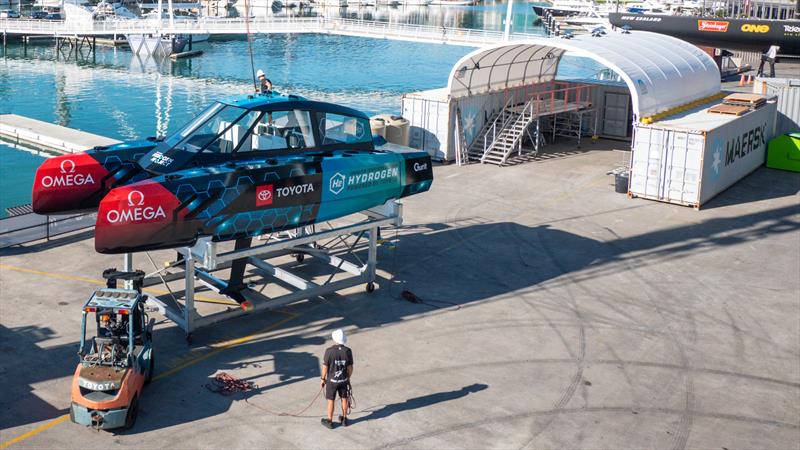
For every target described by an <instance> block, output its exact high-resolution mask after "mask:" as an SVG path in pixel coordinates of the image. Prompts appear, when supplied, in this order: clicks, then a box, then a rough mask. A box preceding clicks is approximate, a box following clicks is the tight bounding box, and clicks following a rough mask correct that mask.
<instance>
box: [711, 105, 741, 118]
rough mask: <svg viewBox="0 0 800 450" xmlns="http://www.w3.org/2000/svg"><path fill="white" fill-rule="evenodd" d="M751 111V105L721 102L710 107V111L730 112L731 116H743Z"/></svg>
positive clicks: (718, 112) (717, 112)
mask: <svg viewBox="0 0 800 450" xmlns="http://www.w3.org/2000/svg"><path fill="white" fill-rule="evenodd" d="M748 111H750V107H749V106H742V105H726V104H720V105H715V106H712V107H711V108H708V112H710V113H716V114H728V115H731V116H741V115H744V114H745V113H747V112H748Z"/></svg>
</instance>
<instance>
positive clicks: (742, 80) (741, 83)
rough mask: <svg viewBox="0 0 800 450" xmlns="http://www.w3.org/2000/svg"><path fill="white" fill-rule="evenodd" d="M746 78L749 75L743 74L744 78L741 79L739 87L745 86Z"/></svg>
mask: <svg viewBox="0 0 800 450" xmlns="http://www.w3.org/2000/svg"><path fill="white" fill-rule="evenodd" d="M746 77H747V75H745V74H742V78H739V86H744V83H745V78H746Z"/></svg>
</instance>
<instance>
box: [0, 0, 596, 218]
mask: <svg viewBox="0 0 800 450" xmlns="http://www.w3.org/2000/svg"><path fill="white" fill-rule="evenodd" d="M504 6H505V5H503V4H500V3H496V4H486V5H480V6H474V7H465V8H447V9H444V10H443V9H442V8H438V9H437V10H438V12H437V10H434V9H433V8H427V9H418V10H415V11H417V12H406V13H404V15H400V16H391V17H389V16H386V17H384V16H380V17H372V19H376V18H377V19H380V20H384V19H385V20H403V21H408V22H413V23H425V24H437V25H441V24H442V23H445V24H447V25H448V26H461V27H476V28H487V29H499V28H500V27H502V19H501V18H502V14H504V12H505V9H504ZM528 10H530V7H529V5H527V4H520V5H517V6H516V8H515V12H516V13H515V16H514V24H515V25H514V26H515V29H516V30H517V31H520V30H524V31H526V32H536V31H537V30H539V28H538V27H536V26H534V25H533V20H534V18H535V15H533V14H532V13H529V12H528ZM353 11H356V12H353V13H351V14H356V13H357V11H358V10H353ZM378 12H379V10H377V9H376V10H375V14H378ZM348 17H350V16H348ZM364 18H365V19H367V18H368V17H364ZM201 45H202V46H201V47H199V48H200V49H202V50H203V51H204V54H203V55H202V56H201V57H198V58H192V59H186V60H180V61H177V62H172V61H170V60H155V59H152V58H149V59H148V58H140V57H138V56H135V55H132V54H131V52H130V51H128V50H126V49H114V48H108V47H99V48H98V50H97V52H96V54H94V55H91V54H87V55H85V56H81V57H78V58H75V56H74V55H73V56H72V57H71V58H69V59H65V58H64V57H63V55H58V54H57V53H56V51H55V49H54V47H53V45H52V44H51V43H50V42H48V41H41V42H39V43H38V44H37V43H35V44H31V45H29V46H28V47H27V49H23V47H22V46H21V45H19V44H12V45H9V47H8V48H7V50H6V52H5V54H4V56H3V57H2V58H0V114H3V113H13V114H19V115H23V116H27V117H31V118H35V119H39V120H43V121H47V122H52V123H57V124H60V125H63V126H67V127H72V128H76V129H81V130H85V131H88V132H91V133H96V134H99V135H103V136H108V137H112V138H116V139H120V140H129V139H140V138H144V137H147V136H155V135H165V134H169V133H170V132H172V131H174V130H175V129H177V128H178V127H180V126H181V125H182V124H184V123H185V122H187V121H188V120H189V119H190V118H192V117H193V116H194V115H195V114H197V113H198V112H199V111H200V110H201V109H202V108H204V107H205V106H206V105H207V104H208V103H210V102H211V101H213V100H214V99H216V98H220V97H226V96H231V95H236V94H242V93H247V92H251V91H252V74H251V70H250V60H249V56H248V50H247V42H246V41H245V40H242V39H239V40H213V41H210V42H207V43H204V44H201ZM472 50H473V49H472V48H469V47H459V46H450V45H438V44H421V43H413V42H403V41H393V40H384V39H369V38H355V37H346V36H331V35H317V34H300V35H271V36H257V37H255V39H254V42H253V53H254V62H255V67H256V68H261V69H263V70H264V71H265V72H266V73H267V76H268V77H269V78H270V79H271V80H272V82H273V83H274V85H275V88H276V89H277V90H278V91H280V92H284V93H293V94H299V95H302V96H305V97H308V98H312V99H316V100H323V101H330V102H335V103H340V104H344V105H347V106H351V107H354V108H357V109H360V110H362V111H364V112H366V113H367V114H375V113H384V112H386V113H399V110H400V100H401V96H402V94H403V93H405V92H413V91H419V90H424V89H433V88H439V87H443V86H445V85H446V84H447V78H448V75H449V73H450V70H451V69H452V67H453V65H454V64H455V63H456V62H457V61H458V60H459V59H460V58H461V57H462V56H464V55H465V54H467V53H469V52H470V51H472ZM597 70H598V67H597V66H596V65H595V64H593V63H589V62H587V61H585V60H580V59H577V58H573V59H571V60H570V61H569V63H563V64H562V72H564V75H567V76H569V75H577V76H581V75H588V74H591V73H593V72H596V71H597ZM0 144H2V143H0ZM0 160H1V161H2V163H1V164H0V180H1V181H0V182H2V183H3V184H2V187H3V189H2V191H0V192H2V193H3V194H2V196H0V214H3V215H4V214H5V208H7V207H9V206H15V205H17V204H21V203H27V202H29V201H30V185H31V183H32V178H33V173H34V171H35V168H36V166H37V165H38V164H39V162H40V161H41V156H35V155H33V154H31V153H26V152H23V151H20V150H14V149H9V148H7V147H6V146H3V147H0Z"/></svg>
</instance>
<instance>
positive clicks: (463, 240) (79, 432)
mask: <svg viewBox="0 0 800 450" xmlns="http://www.w3.org/2000/svg"><path fill="white" fill-rule="evenodd" d="M624 145H625V144H622V143H610V142H606V141H600V142H592V143H587V144H586V145H584V148H583V149H581V150H574V149H571V150H570V149H568V148H562V149H561V150H562V151H561V152H558V153H553V148H552V147H551V148H548V152H545V153H544V154H543V155H541V157H539V158H537V159H536V160H535V161H533V162H529V163H526V164H521V165H517V166H513V167H507V168H502V169H500V168H497V167H494V166H483V165H471V166H466V167H456V166H442V167H436V168H435V169H434V176H435V181H434V184H433V187H432V189H431V191H430V192H428V193H425V194H421V195H417V196H412V197H409V198H407V199H405V200H404V211H405V224H404V226H403V227H402V228H400V229H398V230H397V231H395V230H390V229H387V230H385V232H384V238H386V239H388V240H389V241H391V243H392V244H394V245H383V246H381V247H379V272H378V274H379V277H380V278H379V288H378V290H377V291H375V292H374V293H372V294H367V293H365V292H364V289H363V288H361V287H359V288H353V289H350V290H347V291H343V292H341V293H340V295H335V296H328V297H325V298H317V299H314V300H310V301H306V302H304V303H300V304H297V305H294V306H291V307H287V308H285V309H283V310H281V311H279V312H275V313H261V314H253V315H249V316H245V317H242V318H239V319H234V320H231V321H228V322H225V323H222V324H218V325H217V326H214V327H211V328H208V329H205V330H204V331H198V332H196V333H195V335H194V343H193V345H192V346H191V347H187V344H186V343H185V341H184V338H183V333H182V331H181V330H179V329H178V328H177V327H176V326H174V325H173V324H171V323H169V322H166V321H164V320H163V318H162V317H161V316H159V315H158V314H155V313H154V314H153V316H154V317H156V319H157V320H158V321H159V322H158V324H157V326H156V331H155V348H156V361H157V362H156V379H155V381H154V382H153V383H152V384H151V385H149V386H148V387H147V388H146V389H145V391H144V395H143V398H142V400H141V403H140V405H141V411H140V415H139V419H138V422H137V424H136V426H135V428H134V429H133V430H131V431H127V432H119V433H109V432H100V433H97V432H94V431H91V430H89V429H86V428H83V427H81V426H78V425H75V424H73V423H71V422H69V419H68V416H67V415H66V414H67V412H68V407H69V393H70V381H71V376H72V373H73V371H74V370H75V365H76V363H77V356H76V355H75V352H76V350H77V347H78V339H79V336H80V335H79V332H80V316H81V313H80V308H81V306H82V305H83V302H85V301H86V299H87V298H88V296H89V295H90V293H91V292H92V291H93V289H95V288H97V287H98V286H100V285H101V278H100V273H101V272H102V270H103V269H105V268H108V267H120V266H121V256H110V255H99V254H97V253H95V251H94V247H93V241H92V237H91V233H84V234H77V235H74V236H72V237H71V238H68V239H62V240H60V241H59V242H50V243H41V244H34V245H27V246H24V247H18V248H12V249H6V250H4V251H3V252H2V253H0V255H2V260H1V261H0V292H1V295H0V357H2V360H3V363H2V364H0V374H1V375H2V380H3V390H2V392H3V393H2V395H0V447H5V446H9V448H64V449H72V448H82V449H93V448H98V449H101V448H102V449H117V448H131V447H136V448H253V447H259V448H263V447H271V448H331V447H335V448H384V447H403V448H511V447H513V448H556V447H560V448H594V449H599V448H604V449H607V448H615V449H616V448H620V449H623V448H624V449H641V448H648V449H684V448H709V449H722V448H725V449H738V448H742V449H744V448H774V449H789V448H797V443H798V442H800V344H798V342H800V321H799V320H798V317H800V277H798V273H800V208H798V203H800V196H798V191H800V174H794V173H789V172H782V171H777V170H771V169H766V168H761V169H759V170H757V171H756V172H755V173H753V174H752V175H750V176H748V177H747V178H745V179H744V180H742V181H741V182H739V183H738V184H736V185H735V186H734V187H733V188H731V189H729V190H727V191H725V192H724V193H722V194H721V195H720V196H718V197H717V198H716V199H714V200H713V201H711V202H709V204H708V205H707V207H706V208H704V209H703V210H701V211H695V210H692V209H690V208H683V207H678V206H674V205H668V204H663V203H657V202H652V201H647V200H641V199H628V198H627V197H626V196H625V195H622V194H616V193H615V192H614V186H613V184H614V180H613V177H610V176H608V175H606V174H605V173H606V172H607V171H609V170H611V169H613V168H615V167H616V166H617V165H619V164H620V163H621V162H622V161H623V160H624V159H625V158H626V157H627V156H628V153H626V152H619V151H614V150H613V148H622V147H623V146H624ZM151 256H152V257H153V260H154V262H155V264H156V265H158V264H159V263H160V262H161V261H164V260H166V259H169V258H172V257H174V254H173V253H172V252H167V251H161V252H152V254H151ZM283 264H285V265H287V266H292V267H295V266H298V267H299V268H300V270H303V271H304V272H307V274H308V277H310V278H312V279H319V277H324V275H321V274H320V273H319V272H318V271H317V268H315V266H311V265H309V266H302V264H303V263H297V262H296V261H295V260H294V259H292V258H289V257H287V258H286V259H285V261H283ZM135 266H136V267H138V268H141V269H143V270H145V271H147V272H152V271H153V270H155V269H154V266H153V264H151V262H150V261H149V260H148V259H147V257H146V256H144V255H137V256H136V259H135ZM250 276H251V277H254V278H257V277H259V275H258V274H257V273H252V274H250ZM170 288H171V289H173V290H179V289H180V285H179V284H177V283H174V284H170ZM271 289H279V288H278V287H276V286H272V285H270V286H269V287H268V291H269V290H271ZM403 289H409V290H411V291H412V292H414V293H415V294H416V295H417V296H419V297H420V298H422V299H423V300H424V301H426V304H412V303H409V302H407V301H405V300H403V299H402V297H401V296H400V293H401V291H402V290H403ZM150 293H151V294H152V295H158V296H162V298H167V297H168V296H169V293H168V292H167V289H166V288H165V287H163V286H156V287H154V288H153V289H152V290H151V291H150ZM198 295H199V296H201V297H205V301H207V302H208V303H203V304H202V305H203V307H204V308H209V309H211V308H224V307H226V305H220V304H217V303H214V302H220V301H222V302H224V300H223V299H220V298H219V297H216V296H215V295H212V294H211V293H208V292H200V293H199V294H198ZM339 327H343V328H344V329H345V330H346V331H347V332H348V333H349V341H350V346H351V347H352V348H353V351H354V356H355V373H354V376H353V387H354V392H355V397H356V400H357V405H356V409H355V411H354V412H353V414H352V415H351V418H352V419H353V420H352V422H353V423H352V425H351V426H350V427H349V428H347V429H335V430H333V431H331V430H328V429H325V428H323V427H322V426H320V423H319V419H320V417H321V416H322V414H323V411H324V406H323V402H322V401H320V400H317V401H316V403H314V404H313V405H312V406H311V407H310V409H309V410H308V411H306V412H304V413H302V414H300V417H293V416H280V415H276V414H275V413H282V412H287V413H297V412H299V411H301V410H302V409H303V408H305V407H306V406H307V405H308V404H309V403H310V402H311V401H312V399H314V397H315V395H316V394H317V392H318V391H319V364H320V358H321V356H322V352H323V351H324V349H325V348H326V347H327V346H328V345H330V339H329V336H330V333H331V331H332V330H334V329H336V328H339ZM221 371H224V372H228V373H230V374H231V375H233V376H236V377H238V378H241V379H246V380H249V381H253V382H255V383H256V384H257V385H258V388H257V389H256V390H255V391H254V392H252V393H251V394H250V395H248V396H247V397H246V401H244V400H245V397H244V396H242V395H238V394H237V395H234V396H229V397H224V396H221V395H218V394H214V393H212V392H209V391H208V390H207V389H206V388H205V387H204V385H205V384H206V383H208V382H209V379H210V378H211V377H213V376H214V375H215V374H217V373H219V372H221Z"/></svg>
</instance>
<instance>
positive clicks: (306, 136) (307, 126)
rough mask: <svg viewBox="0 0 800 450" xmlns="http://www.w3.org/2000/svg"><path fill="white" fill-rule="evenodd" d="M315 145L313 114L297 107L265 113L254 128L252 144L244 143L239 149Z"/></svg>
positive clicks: (297, 147) (256, 149)
mask: <svg viewBox="0 0 800 450" xmlns="http://www.w3.org/2000/svg"><path fill="white" fill-rule="evenodd" d="M314 145H315V142H314V133H312V131H311V115H310V114H309V113H308V111H300V110H297V109H295V110H291V111H272V112H268V113H265V114H264V115H263V116H261V119H260V120H259V121H258V123H256V126H255V127H254V128H253V134H252V142H251V145H250V146H247V145H244V146H242V147H241V148H240V149H239V151H240V152H243V151H247V150H252V151H261V150H285V149H299V148H306V147H313V146H314Z"/></svg>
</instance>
